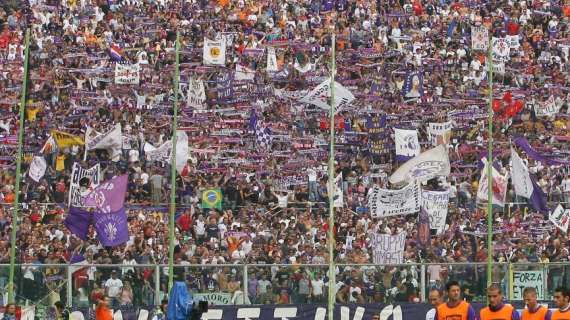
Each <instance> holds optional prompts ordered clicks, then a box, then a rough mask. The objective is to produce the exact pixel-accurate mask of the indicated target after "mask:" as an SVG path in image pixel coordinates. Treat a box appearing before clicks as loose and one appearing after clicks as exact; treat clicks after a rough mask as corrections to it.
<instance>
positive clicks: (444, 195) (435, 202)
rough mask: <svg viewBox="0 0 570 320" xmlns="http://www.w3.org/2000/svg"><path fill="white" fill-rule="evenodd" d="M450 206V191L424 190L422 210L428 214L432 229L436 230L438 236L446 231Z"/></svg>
mask: <svg viewBox="0 0 570 320" xmlns="http://www.w3.org/2000/svg"><path fill="white" fill-rule="evenodd" d="M448 205H449V190H446V191H427V190H422V208H424V209H425V210H426V212H427V213H428V216H429V227H430V229H436V230H437V234H441V233H442V232H443V231H444V229H445V219H446V218H447V208H448Z"/></svg>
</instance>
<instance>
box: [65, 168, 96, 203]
mask: <svg viewBox="0 0 570 320" xmlns="http://www.w3.org/2000/svg"><path fill="white" fill-rule="evenodd" d="M100 177H101V167H100V166H99V164H96V165H94V166H93V167H91V168H90V169H83V168H82V167H81V166H80V165H79V164H78V163H74V164H73V171H72V173H71V182H70V184H69V206H71V207H82V206H83V196H85V195H86V194H83V195H82V194H81V185H80V184H81V181H82V180H84V179H87V180H88V184H87V185H86V187H87V188H88V189H89V190H92V189H93V188H95V187H96V186H98V185H99V183H100Z"/></svg>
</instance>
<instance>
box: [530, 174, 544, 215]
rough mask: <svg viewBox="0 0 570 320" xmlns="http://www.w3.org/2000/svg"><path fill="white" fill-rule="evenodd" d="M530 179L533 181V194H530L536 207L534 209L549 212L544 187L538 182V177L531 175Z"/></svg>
mask: <svg viewBox="0 0 570 320" xmlns="http://www.w3.org/2000/svg"><path fill="white" fill-rule="evenodd" d="M530 181H532V194H531V195H530V199H529V200H530V204H531V205H532V207H533V208H534V210H536V211H538V212H540V213H543V214H547V213H548V207H547V205H546V194H544V192H543V191H542V189H541V188H540V187H539V186H538V183H536V179H534V177H533V176H532V175H531V176H530Z"/></svg>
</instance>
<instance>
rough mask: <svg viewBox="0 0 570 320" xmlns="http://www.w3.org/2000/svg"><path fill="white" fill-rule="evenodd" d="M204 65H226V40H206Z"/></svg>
mask: <svg viewBox="0 0 570 320" xmlns="http://www.w3.org/2000/svg"><path fill="white" fill-rule="evenodd" d="M203 63H204V64H205V65H220V66H223V65H225V64H226V41H225V38H222V39H220V40H210V39H208V38H204V54H203Z"/></svg>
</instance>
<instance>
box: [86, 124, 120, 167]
mask: <svg viewBox="0 0 570 320" xmlns="http://www.w3.org/2000/svg"><path fill="white" fill-rule="evenodd" d="M89 130H91V129H90V128H87V131H89ZM87 131H86V132H85V138H86V141H85V148H86V149H87V150H93V149H105V150H107V151H108V152H109V153H110V156H111V159H113V161H118V158H119V157H120V155H121V149H122V148H123V135H122V130H121V124H120V123H117V124H116V125H115V127H114V128H113V129H111V130H109V131H107V132H105V133H102V134H97V135H96V136H95V137H94V138H91V137H89V141H87V136H88V132H87Z"/></svg>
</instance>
